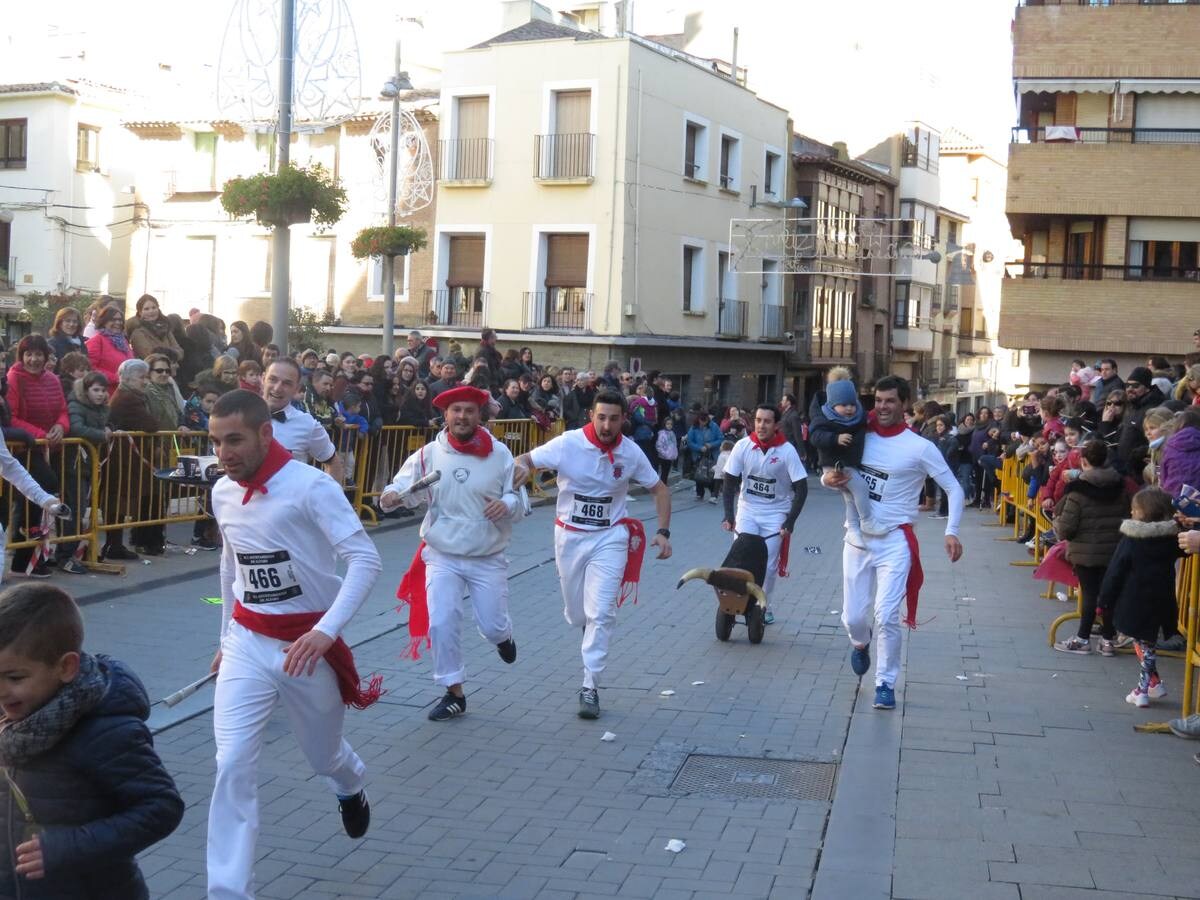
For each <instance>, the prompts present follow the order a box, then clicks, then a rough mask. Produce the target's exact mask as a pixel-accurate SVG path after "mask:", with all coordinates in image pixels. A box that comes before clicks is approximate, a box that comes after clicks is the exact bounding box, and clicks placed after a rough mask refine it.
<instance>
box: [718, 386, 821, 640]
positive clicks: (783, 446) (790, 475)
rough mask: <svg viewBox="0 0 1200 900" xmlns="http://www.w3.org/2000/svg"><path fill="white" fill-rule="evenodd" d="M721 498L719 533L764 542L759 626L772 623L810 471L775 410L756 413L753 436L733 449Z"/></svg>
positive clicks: (765, 408) (767, 407)
mask: <svg viewBox="0 0 1200 900" xmlns="http://www.w3.org/2000/svg"><path fill="white" fill-rule="evenodd" d="M722 497H723V498H724V501H725V518H724V519H723V520H722V521H721V527H722V528H724V529H725V530H726V531H736V532H737V533H739V534H757V535H759V536H760V537H763V538H765V539H766V542H767V576H766V578H765V579H764V582H765V583H764V584H763V586H762V588H763V593H765V594H766V595H767V603H768V606H767V612H766V614H765V615H764V617H763V621H764V622H765V623H766V624H768V625H770V624H771V623H772V622H774V621H775V614H774V613H772V612H771V608H770V605H769V604H770V602H771V592H772V591H773V590H774V589H775V578H776V576H777V575H778V574H779V573H780V570H783V574H785V575H786V574H787V552H786V548H787V546H788V542H789V540H790V537H791V533H792V529H793V528H795V526H796V519H797V518H799V517H800V511H801V510H802V509H804V502H805V501H806V500H807V499H808V470H806V469H805V468H804V463H802V462H801V461H800V454H798V453H797V452H796V448H795V447H793V446H792V445H791V443H789V441H788V439H787V435H785V434H784V433H783V429H782V428H780V427H779V410H778V409H776V408H775V407H774V406H770V405H767V404H763V405H762V406H759V407H758V408H757V409H755V410H754V431H752V432H751V433H750V434H748V435H746V436H745V437H744V438H742V439H741V440H739V441H738V442H737V443H736V444H734V445H733V450H732V451H731V452H730V454H729V461H728V462H726V463H725V485H724V487H723V488H722ZM735 499H736V500H737V515H736V516H735V515H734V510H733V505H734V500H735Z"/></svg>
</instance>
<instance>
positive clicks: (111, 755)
mask: <svg viewBox="0 0 1200 900" xmlns="http://www.w3.org/2000/svg"><path fill="white" fill-rule="evenodd" d="M96 659H97V661H98V662H99V663H100V665H101V668H102V670H103V671H104V674H105V676H106V677H107V679H108V689H107V690H106V691H105V693H104V696H103V697H102V698H101V700H100V702H99V703H98V704H97V706H96V708H95V709H94V710H92V712H91V713H89V714H88V715H86V716H84V717H83V718H82V719H80V720H79V722H78V723H76V725H75V727H74V728H72V729H71V730H70V731H69V732H68V733H67V734H66V735H65V736H64V737H63V738H62V739H61V740H60V741H59V742H58V743H57V744H55V745H54V746H53V747H51V748H50V749H49V750H48V751H46V752H45V753H43V754H42V755H41V756H39V757H37V758H36V760H34V761H33V762H30V763H27V764H25V765H23V766H18V767H15V768H14V769H12V770H11V775H12V777H13V779H14V780H15V781H16V783H17V786H18V787H20V789H21V792H22V793H24V794H25V797H26V799H27V800H28V801H29V805H30V808H31V810H32V812H33V818H34V821H35V822H36V823H37V824H38V826H39V827H40V829H41V843H42V853H43V856H44V858H45V868H46V877H45V878H42V879H38V880H35V881H30V880H28V879H26V878H23V877H19V876H16V875H15V874H14V872H13V866H15V865H16V853H15V848H16V846H17V845H18V844H20V843H22V842H23V840H24V837H23V831H24V820H23V818H22V816H21V814H20V812H19V810H18V809H17V805H16V802H15V801H14V800H13V796H12V793H11V791H10V790H9V787H8V782H7V781H6V780H4V779H3V778H0V810H3V812H4V822H3V829H4V830H3V839H4V842H5V853H6V857H7V861H8V864H7V865H4V866H0V900H148V898H149V896H150V893H149V891H148V890H147V889H146V883H145V881H144V880H143V879H142V874H141V872H140V871H139V870H138V867H137V863H136V862H135V861H134V856H135V855H136V854H138V853H140V852H141V851H142V850H145V849H146V848H147V847H149V846H150V845H151V844H153V843H155V842H156V841H160V840H162V839H163V838H165V837H166V836H167V835H169V834H170V833H171V832H172V831H174V830H175V828H176V827H177V826H178V825H179V822H180V819H182V818H183V801H182V800H181V799H180V797H179V792H178V791H177V790H176V789H175V782H174V781H172V780H171V776H170V775H168V774H167V771H166V769H164V768H163V764H162V760H160V759H159V758H158V754H157V753H155V752H154V744H153V741H152V740H151V737H150V730H149V729H148V728H147V727H146V718H147V717H148V716H149V715H150V701H149V698H148V697H147V696H146V689H145V688H144V687H143V686H142V683H141V681H139V680H138V677H137V676H136V675H135V674H133V672H132V671H131V670H129V669H128V668H126V667H125V665H124V664H123V663H121V662H118V661H117V660H115V659H110V658H108V657H105V656H98V657H96Z"/></svg>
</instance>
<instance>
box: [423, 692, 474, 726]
mask: <svg viewBox="0 0 1200 900" xmlns="http://www.w3.org/2000/svg"><path fill="white" fill-rule="evenodd" d="M466 711H467V698H466V697H459V696H458V695H457V694H452V693H450V691H446V695H445V696H444V697H442V699H441V700H439V701H438V702H437V706H435V707H434V708H433V709H431V710H430V711H429V721H430V722H445V721H446V720H447V719H453V718H454V717H455V716H461V715H462V714H463V713H465V712H466Z"/></svg>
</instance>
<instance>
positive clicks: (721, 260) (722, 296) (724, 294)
mask: <svg viewBox="0 0 1200 900" xmlns="http://www.w3.org/2000/svg"><path fill="white" fill-rule="evenodd" d="M736 299H737V296H736V291H735V290H734V279H733V274H732V273H731V272H730V271H729V254H728V253H727V252H726V251H724V250H720V251H718V252H717V300H718V301H720V302H724V301H726V300H736Z"/></svg>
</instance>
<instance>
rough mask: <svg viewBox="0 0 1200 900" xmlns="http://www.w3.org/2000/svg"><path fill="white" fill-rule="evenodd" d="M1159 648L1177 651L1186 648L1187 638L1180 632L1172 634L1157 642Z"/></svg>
mask: <svg viewBox="0 0 1200 900" xmlns="http://www.w3.org/2000/svg"><path fill="white" fill-rule="evenodd" d="M1158 649H1159V650H1174V651H1175V652H1177V653H1178V652H1179V651H1181V650H1186V649H1187V639H1186V638H1184V636H1183V635H1182V634H1178V633H1176V634H1173V635H1171V636H1170V637H1169V638H1167V639H1166V640H1164V641H1159V642H1158Z"/></svg>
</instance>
